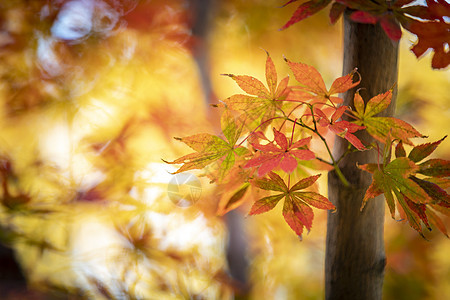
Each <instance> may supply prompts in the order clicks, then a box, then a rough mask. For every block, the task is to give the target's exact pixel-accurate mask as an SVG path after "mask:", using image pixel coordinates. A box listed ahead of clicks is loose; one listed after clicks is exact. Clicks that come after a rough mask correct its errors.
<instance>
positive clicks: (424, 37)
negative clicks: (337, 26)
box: [336, 0, 450, 69]
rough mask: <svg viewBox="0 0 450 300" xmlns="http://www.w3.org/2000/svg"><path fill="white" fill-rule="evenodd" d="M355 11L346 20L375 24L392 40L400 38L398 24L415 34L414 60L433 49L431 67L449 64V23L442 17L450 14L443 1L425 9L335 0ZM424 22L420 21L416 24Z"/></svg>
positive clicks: (407, 0)
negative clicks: (446, 48)
mask: <svg viewBox="0 0 450 300" xmlns="http://www.w3.org/2000/svg"><path fill="white" fill-rule="evenodd" d="M336 1H337V2H338V3H341V4H342V5H345V6H347V7H349V8H351V9H355V10H356V11H355V12H353V13H352V14H351V15H350V18H351V19H352V20H353V21H355V22H359V23H368V24H376V23H379V24H380V25H381V27H382V28H383V30H384V31H385V32H386V34H387V35H388V36H389V38H391V39H392V40H395V41H397V40H399V39H400V38H401V36H402V32H401V29H400V23H401V24H402V26H403V27H404V28H405V29H407V30H408V31H410V32H412V33H414V34H415V35H417V43H416V44H415V45H414V46H413V47H412V48H411V50H412V52H413V53H414V54H415V55H416V57H417V58H419V57H420V56H422V55H423V54H424V53H425V52H426V51H427V49H433V50H434V55H433V59H432V63H431V65H432V67H433V68H435V69H441V68H445V67H446V66H448V65H449V64H450V53H449V52H448V51H446V50H445V47H446V43H447V42H448V41H449V40H450V24H448V22H445V19H444V17H448V16H449V15H450V4H449V3H448V2H446V1H443V0H427V1H426V4H427V6H423V5H411V2H413V0H402V1H357V0H336ZM418 20H424V21H422V22H421V21H418Z"/></svg>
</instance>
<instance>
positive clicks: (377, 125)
mask: <svg viewBox="0 0 450 300" xmlns="http://www.w3.org/2000/svg"><path fill="white" fill-rule="evenodd" d="M391 99H392V91H387V92H386V93H384V94H379V95H377V96H375V97H373V98H372V99H370V100H369V102H367V104H366V106H365V109H364V101H363V99H362V98H361V96H360V95H359V93H355V98H354V105H355V109H356V111H353V112H352V113H353V115H354V116H355V118H356V120H355V121H354V123H356V124H357V125H360V126H365V127H366V130H367V132H368V133H369V134H370V135H371V136H372V137H374V138H375V139H377V140H379V141H381V142H383V143H384V141H385V140H386V137H387V136H388V134H390V136H391V137H392V138H394V139H397V140H399V141H402V142H403V143H405V144H408V145H412V142H411V141H410V140H409V139H410V138H414V137H425V136H424V135H422V134H420V133H419V132H418V131H417V130H416V129H414V127H412V126H411V125H410V124H408V123H406V122H405V121H402V120H400V119H397V118H393V117H377V116H376V115H377V114H379V113H380V112H382V111H384V110H385V109H386V108H388V106H389V104H390V103H391Z"/></svg>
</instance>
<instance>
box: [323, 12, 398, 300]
mask: <svg viewBox="0 0 450 300" xmlns="http://www.w3.org/2000/svg"><path fill="white" fill-rule="evenodd" d="M397 58H398V43H397V42H393V41H391V40H390V39H389V38H388V37H387V36H386V34H385V33H384V31H383V30H382V28H381V27H380V26H379V25H378V24H377V25H367V24H358V23H354V22H352V21H350V19H349V14H348V12H347V13H346V14H345V16H344V66H343V74H348V73H350V72H351V71H352V70H353V69H354V68H355V67H357V68H358V72H359V73H360V75H361V78H362V81H361V84H360V85H359V86H358V87H357V88H362V90H361V91H360V94H361V96H362V97H363V99H364V101H366V102H367V101H368V100H370V98H371V97H373V96H375V95H377V94H380V93H384V92H386V91H387V90H389V89H390V88H392V87H393V85H394V84H395V83H396V82H397V76H398V75H397ZM354 93H355V89H353V90H351V91H349V92H347V93H345V94H344V105H349V106H351V107H352V108H354V106H353V97H354ZM395 97H396V91H394V95H393V99H392V103H391V106H390V107H389V108H388V110H387V112H386V113H385V114H384V115H392V114H393V111H394V107H395ZM359 138H360V139H361V140H362V141H363V142H364V143H365V145H368V144H370V143H371V142H373V139H372V138H371V137H369V136H368V135H367V134H360V135H359ZM347 147H348V143H347V141H346V140H344V139H341V138H337V140H336V143H335V148H334V149H335V150H334V156H335V157H337V158H339V157H340V156H341V155H342V154H343V153H344V152H345V151H346V149H347ZM374 162H377V152H376V151H375V150H370V151H363V152H354V153H352V154H350V155H348V156H346V157H345V158H344V159H343V160H342V161H341V163H340V168H341V170H342V173H343V174H344V176H345V177H346V178H347V180H348V181H349V182H350V184H351V186H349V187H346V186H345V185H343V184H342V182H341V181H340V180H339V178H338V177H337V175H336V174H335V172H330V173H329V176H328V194H329V199H330V201H331V202H332V203H333V204H334V205H335V206H336V208H337V210H336V212H334V213H333V212H329V213H328V224H327V240H326V257H325V285H326V288H325V295H326V299H346V300H349V299H364V300H370V299H381V298H382V286H383V277H384V267H385V262H386V259H385V252H384V237H383V227H384V207H385V204H384V199H383V198H380V197H377V198H376V199H372V200H369V202H368V203H367V205H366V207H365V208H364V210H363V211H362V212H361V211H360V208H361V203H362V199H363V197H364V194H365V191H366V189H367V188H368V186H369V185H370V183H371V175H370V174H369V173H367V172H364V171H362V170H360V169H358V168H357V164H366V163H374Z"/></svg>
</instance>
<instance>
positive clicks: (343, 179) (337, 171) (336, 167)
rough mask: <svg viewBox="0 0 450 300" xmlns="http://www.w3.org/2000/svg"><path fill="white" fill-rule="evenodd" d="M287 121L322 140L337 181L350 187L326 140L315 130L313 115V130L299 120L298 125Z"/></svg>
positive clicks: (295, 121)
mask: <svg viewBox="0 0 450 300" xmlns="http://www.w3.org/2000/svg"><path fill="white" fill-rule="evenodd" d="M287 120H288V121H291V122H294V123H296V124H298V125H300V126H302V127H304V128H306V129H308V130H310V131H312V132H314V133H315V134H316V135H317V136H318V137H319V138H320V139H321V140H322V142H323V143H324V145H325V148H326V149H327V152H328V155H329V156H330V158H331V161H332V162H333V163H332V164H330V165H333V167H334V170H335V171H336V174H337V175H338V177H339V179H340V180H341V182H342V183H343V184H344V185H345V186H346V187H349V186H350V183H349V182H348V180H347V179H346V178H345V176H344V174H343V173H342V171H341V169H340V168H339V166H338V162H337V161H336V160H335V159H334V157H333V154H332V153H331V150H330V147H329V146H328V143H327V140H326V139H325V138H324V137H323V136H322V135H321V134H320V133H319V131H318V130H317V125H316V120H315V119H314V115H313V122H314V127H315V128H311V127H309V126H308V125H306V124H304V123H303V122H302V121H301V119H300V120H299V121H300V123H299V122H297V120H292V119H289V118H287Z"/></svg>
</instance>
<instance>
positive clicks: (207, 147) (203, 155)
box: [164, 112, 248, 179]
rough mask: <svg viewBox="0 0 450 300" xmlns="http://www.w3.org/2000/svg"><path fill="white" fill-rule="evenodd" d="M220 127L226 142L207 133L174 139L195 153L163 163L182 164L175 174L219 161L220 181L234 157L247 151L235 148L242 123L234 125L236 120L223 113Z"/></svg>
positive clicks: (232, 163)
mask: <svg viewBox="0 0 450 300" xmlns="http://www.w3.org/2000/svg"><path fill="white" fill-rule="evenodd" d="M221 127H222V132H223V134H224V136H225V138H226V140H225V139H222V138H220V137H218V136H215V135H212V134H209V133H200V134H196V135H192V136H188V137H185V138H175V139H177V140H179V141H181V142H183V143H185V144H186V145H188V146H189V147H191V148H192V149H193V150H195V151H197V152H196V153H191V154H188V155H185V156H182V157H180V158H178V159H176V160H174V161H172V162H168V161H164V162H166V163H168V164H183V166H181V167H180V168H179V169H178V170H177V171H176V172H175V173H174V174H177V173H181V172H185V171H188V170H192V169H202V168H204V167H206V166H208V165H209V164H211V163H214V162H217V161H219V162H220V166H219V170H220V171H219V178H220V179H222V178H223V177H224V176H225V173H226V172H227V171H229V170H230V169H231V168H232V167H233V165H234V163H235V156H242V155H244V154H245V153H246V152H247V151H248V150H247V149H246V148H245V147H241V146H239V147H237V146H236V142H237V140H238V139H239V137H240V134H241V132H242V127H243V123H242V122H240V123H236V120H235V119H234V118H233V117H232V116H231V115H230V114H229V113H227V112H225V113H224V114H223V115H222V118H221Z"/></svg>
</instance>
